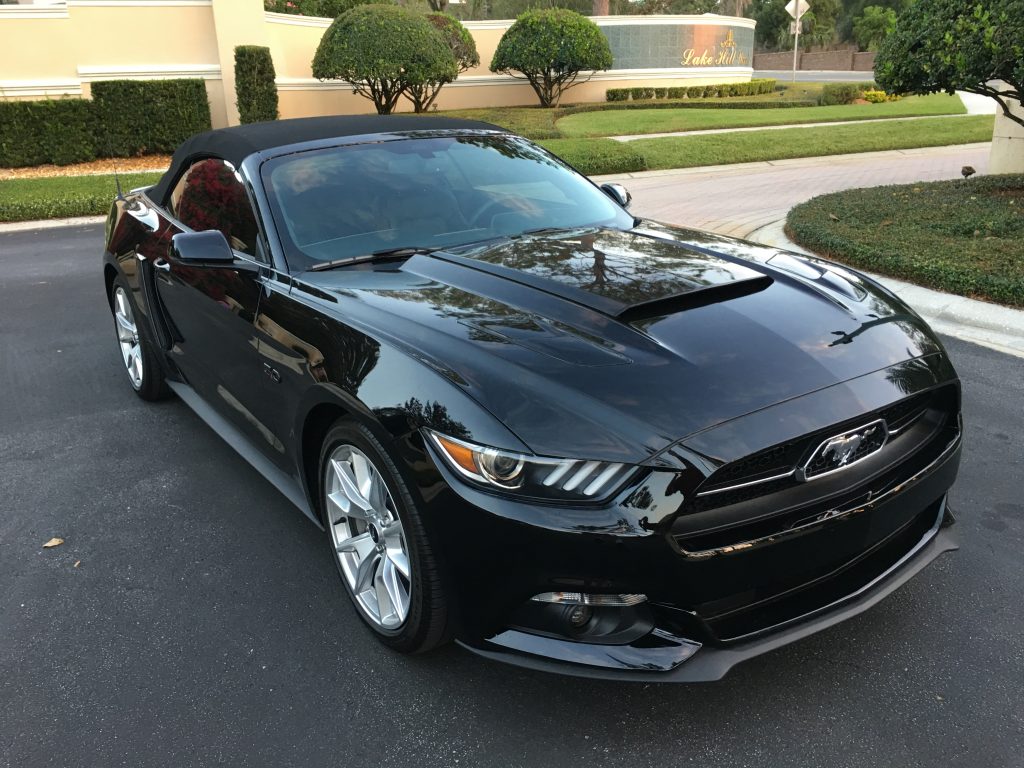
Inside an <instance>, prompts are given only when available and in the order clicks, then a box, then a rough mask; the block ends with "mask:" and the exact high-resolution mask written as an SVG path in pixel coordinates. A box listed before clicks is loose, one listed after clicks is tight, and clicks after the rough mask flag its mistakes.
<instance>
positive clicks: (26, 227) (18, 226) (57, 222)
mask: <svg viewBox="0 0 1024 768" xmlns="http://www.w3.org/2000/svg"><path fill="white" fill-rule="evenodd" d="M106 220H107V217H106V216H77V217H75V218H72V219H44V220H42V221H11V222H7V223H5V224H0V234H3V233H4V232H28V231H30V230H33V229H57V228H58V227H81V226H84V225H86V224H102V223H103V222H104V221H106Z"/></svg>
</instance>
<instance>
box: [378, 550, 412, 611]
mask: <svg viewBox="0 0 1024 768" xmlns="http://www.w3.org/2000/svg"><path fill="white" fill-rule="evenodd" d="M380 571H381V581H382V582H383V584H384V592H385V594H387V597H388V602H389V603H391V608H392V610H393V611H394V614H395V618H397V619H398V621H399V622H402V621H405V614H406V613H407V612H408V610H409V602H408V596H407V594H406V592H405V585H403V584H402V581H401V579H400V578H399V576H398V571H397V569H396V568H395V564H394V562H393V561H392V560H391V559H389V558H387V559H385V560H384V563H383V565H382V567H381V569H380ZM379 599H380V598H379V595H378V601H379ZM381 615H382V616H383V611H382V612H381Z"/></svg>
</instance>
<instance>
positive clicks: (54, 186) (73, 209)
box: [0, 173, 161, 221]
mask: <svg viewBox="0 0 1024 768" xmlns="http://www.w3.org/2000/svg"><path fill="white" fill-rule="evenodd" d="M160 175H161V174H160V173H126V174H123V175H122V176H121V188H122V189H123V190H124V191H125V192H127V191H128V190H129V189H131V188H133V187H142V186H146V185H147V184H152V183H154V182H155V181H156V180H157V179H159V178H160ZM115 194H117V188H116V185H115V184H114V176H113V175H112V174H103V175H97V176H54V177H52V178H42V179H8V180H4V181H0V221H34V220H36V219H64V218H70V217H72V216H97V215H99V216H102V215H104V214H106V213H107V212H108V211H109V210H110V203H111V202H112V201H113V199H114V195H115Z"/></svg>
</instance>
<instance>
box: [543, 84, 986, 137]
mask: <svg viewBox="0 0 1024 768" xmlns="http://www.w3.org/2000/svg"><path fill="white" fill-rule="evenodd" d="M966 111H967V110H966V109H964V105H963V104H962V103H961V101H960V98H959V97H958V96H947V95H946V94H944V93H936V94H932V95H930V96H910V97H908V98H905V99H900V100H899V101H889V102H885V103H884V104H844V105H841V106H835V107H794V108H792V109H636V110H630V111H603V112H585V113H580V114H575V115H568V116H567V117H563V118H561V119H559V120H558V121H557V122H556V123H555V128H557V129H558V131H560V132H561V133H562V135H563V136H566V137H583V136H624V135H630V134H637V133H670V132H674V131H699V130H707V129H711V128H747V127H755V126H762V125H793V124H796V123H827V122H832V121H839V120H871V119H878V118H886V117H917V116H922V115H961V114H964V113H965V112H966Z"/></svg>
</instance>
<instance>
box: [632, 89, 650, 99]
mask: <svg viewBox="0 0 1024 768" xmlns="http://www.w3.org/2000/svg"><path fill="white" fill-rule="evenodd" d="M629 92H630V94H632V96H633V100H634V101H643V100H644V99H653V98H654V89H653V88H630V89H629Z"/></svg>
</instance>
